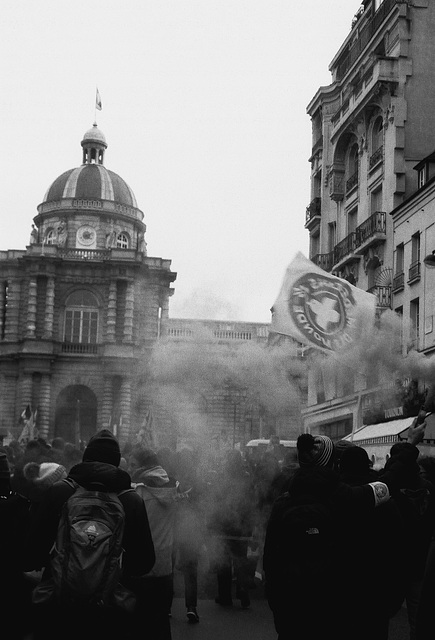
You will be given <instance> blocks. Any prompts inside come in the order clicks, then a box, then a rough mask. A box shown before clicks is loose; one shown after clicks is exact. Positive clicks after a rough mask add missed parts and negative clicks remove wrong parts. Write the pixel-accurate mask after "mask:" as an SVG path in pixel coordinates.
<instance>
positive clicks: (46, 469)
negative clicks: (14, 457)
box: [23, 462, 68, 489]
mask: <svg viewBox="0 0 435 640" xmlns="http://www.w3.org/2000/svg"><path fill="white" fill-rule="evenodd" d="M23 474H24V477H25V478H26V480H28V481H29V482H33V483H34V484H35V485H36V486H37V487H39V488H40V489H48V488H49V487H51V485H52V484H54V483H55V482H57V481H58V480H63V478H66V477H67V475H68V474H67V472H66V469H65V467H64V466H62V465H61V464H57V463H56V462H41V464H38V463H37V462H28V463H27V464H26V465H24V469H23Z"/></svg>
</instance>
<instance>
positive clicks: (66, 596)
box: [51, 480, 125, 606]
mask: <svg viewBox="0 0 435 640" xmlns="http://www.w3.org/2000/svg"><path fill="white" fill-rule="evenodd" d="M65 482H69V481H68V480H66V481H65ZM70 484H74V488H75V491H74V493H73V494H72V495H71V496H70V498H68V500H67V501H66V502H65V504H64V505H63V507H62V513H61V517H60V522H59V527H58V532H57V537H56V542H55V545H54V547H53V551H52V557H51V572H52V577H53V581H54V592H55V594H56V596H57V598H58V600H59V601H62V602H65V603H76V604H86V605H92V604H94V605H99V606H107V605H110V604H113V603H114V600H115V592H116V591H117V589H118V585H119V580H120V575H121V562H122V552H123V549H122V538H123V533H124V521H125V513H124V508H123V506H122V503H121V501H120V499H119V495H120V494H116V493H106V492H103V491H89V490H87V489H84V488H83V487H81V486H79V485H77V484H76V483H72V482H71V483H70ZM122 493H124V492H122Z"/></svg>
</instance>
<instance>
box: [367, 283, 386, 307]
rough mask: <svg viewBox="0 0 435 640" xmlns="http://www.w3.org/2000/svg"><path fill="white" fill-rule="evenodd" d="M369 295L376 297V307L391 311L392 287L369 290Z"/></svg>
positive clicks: (376, 287)
mask: <svg viewBox="0 0 435 640" xmlns="http://www.w3.org/2000/svg"><path fill="white" fill-rule="evenodd" d="M367 293H372V294H373V295H374V296H376V300H377V301H376V306H377V307H378V308H380V309H391V286H390V285H384V286H375V287H371V288H370V289H367Z"/></svg>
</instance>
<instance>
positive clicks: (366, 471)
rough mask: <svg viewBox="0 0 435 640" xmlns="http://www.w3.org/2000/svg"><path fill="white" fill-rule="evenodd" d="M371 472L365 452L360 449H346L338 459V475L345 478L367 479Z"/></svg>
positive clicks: (354, 447) (355, 447)
mask: <svg viewBox="0 0 435 640" xmlns="http://www.w3.org/2000/svg"><path fill="white" fill-rule="evenodd" d="M371 470H372V463H371V461H370V458H369V456H368V454H367V451H366V450H365V449H363V448H362V447H358V446H355V445H354V446H353V447H348V448H347V449H346V450H345V451H343V455H342V456H341V459H340V473H341V474H342V475H343V476H346V477H349V478H350V477H354V478H363V479H364V478H367V477H368V476H369V475H370V472H371Z"/></svg>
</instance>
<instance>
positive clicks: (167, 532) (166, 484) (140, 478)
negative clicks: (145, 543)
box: [131, 465, 177, 577]
mask: <svg viewBox="0 0 435 640" xmlns="http://www.w3.org/2000/svg"><path fill="white" fill-rule="evenodd" d="M132 480H133V481H132V485H131V486H132V487H133V488H134V489H135V491H136V494H137V496H138V497H139V496H140V498H141V501H142V503H143V504H144V505H145V508H146V512H147V514H148V520H149V523H150V528H151V534H152V538H153V542H154V549H155V554H156V561H155V564H154V566H153V568H152V570H151V571H150V572H149V573H148V575H149V576H154V577H157V576H168V575H170V574H171V573H172V553H173V546H174V524H175V515H176V495H177V483H176V481H175V480H174V479H173V478H170V477H169V476H168V474H167V473H166V471H165V470H164V469H163V468H162V467H161V466H160V465H156V466H154V467H151V468H144V467H142V468H140V469H137V471H136V472H135V473H134V475H133V478H132Z"/></svg>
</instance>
